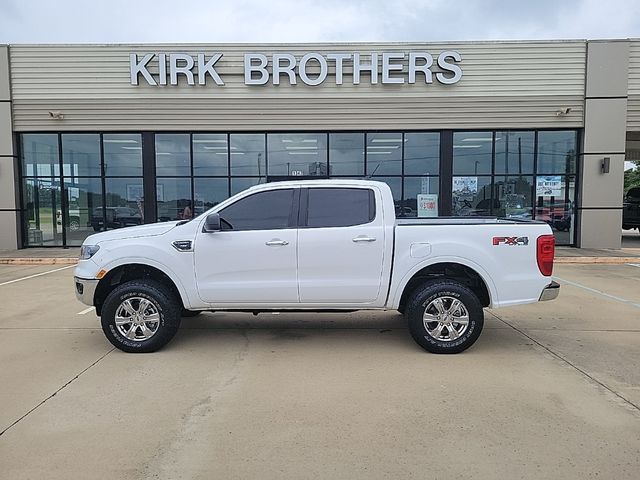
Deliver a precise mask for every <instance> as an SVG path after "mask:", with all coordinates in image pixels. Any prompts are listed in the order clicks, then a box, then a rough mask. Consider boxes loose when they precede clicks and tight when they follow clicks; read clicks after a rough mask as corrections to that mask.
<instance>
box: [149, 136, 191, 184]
mask: <svg viewBox="0 0 640 480" xmlns="http://www.w3.org/2000/svg"><path fill="white" fill-rule="evenodd" d="M190 157H191V144H190V141H189V135H188V134H164V133H163V134H156V175H157V176H159V177H171V176H190V175H191V158H190Z"/></svg>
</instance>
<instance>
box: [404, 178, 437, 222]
mask: <svg viewBox="0 0 640 480" xmlns="http://www.w3.org/2000/svg"><path fill="white" fill-rule="evenodd" d="M439 190H440V179H439V177H407V178H405V179H404V203H403V206H402V210H401V211H398V212H396V215H397V216H403V217H427V216H437V215H438V206H437V203H438V201H437V200H438V199H437V195H438V193H439ZM418 195H424V196H423V197H421V200H422V201H423V202H426V203H423V204H422V207H423V208H420V209H419V208H418ZM432 195H436V197H432ZM433 200H435V212H433V211H432V210H431V209H430V208H426V207H432V206H434V205H433V204H432V201H433Z"/></svg>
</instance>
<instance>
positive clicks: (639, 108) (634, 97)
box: [627, 40, 640, 131]
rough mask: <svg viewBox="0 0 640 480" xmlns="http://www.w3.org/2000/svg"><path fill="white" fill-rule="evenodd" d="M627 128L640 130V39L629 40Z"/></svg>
mask: <svg viewBox="0 0 640 480" xmlns="http://www.w3.org/2000/svg"><path fill="white" fill-rule="evenodd" d="M627 130H630V131H640V40H632V41H630V42H629V98H628V99H627Z"/></svg>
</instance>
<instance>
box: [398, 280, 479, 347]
mask: <svg viewBox="0 0 640 480" xmlns="http://www.w3.org/2000/svg"><path fill="white" fill-rule="evenodd" d="M405 317H406V319H407V321H408V323H409V331H410V332H411V336H412V337H413V339H414V340H415V341H416V343H417V344H418V345H420V346H421V347H422V348H424V349H425V350H427V351H428V352H431V353H459V352H462V351H464V350H466V349H467V348H469V347H470V346H471V345H473V344H474V343H475V341H476V340H477V339H478V337H479V336H480V333H481V332H482V327H483V324H484V312H483V310H482V305H481V303H480V301H479V300H478V297H477V296H476V295H475V293H473V292H472V291H471V290H470V289H468V288H467V287H465V286H464V285H462V284H461V283H458V282H455V281H452V280H433V281H431V282H427V283H425V284H423V285H421V286H420V287H418V288H417V289H416V290H415V291H414V292H413V294H412V295H411V297H410V298H409V301H408V302H407V305H406V307H405Z"/></svg>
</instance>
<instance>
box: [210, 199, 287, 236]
mask: <svg viewBox="0 0 640 480" xmlns="http://www.w3.org/2000/svg"><path fill="white" fill-rule="evenodd" d="M292 207H293V190H292V189H286V190H285V189H282V190H269V191H266V192H260V193H255V194H253V195H249V196H248V197H244V198H242V199H240V200H238V201H237V202H235V203H233V204H231V205H229V206H228V207H226V208H224V209H222V211H221V212H220V219H221V221H222V222H221V223H222V229H223V230H273V229H279V228H289V217H290V215H291V211H292Z"/></svg>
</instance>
